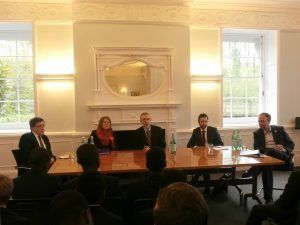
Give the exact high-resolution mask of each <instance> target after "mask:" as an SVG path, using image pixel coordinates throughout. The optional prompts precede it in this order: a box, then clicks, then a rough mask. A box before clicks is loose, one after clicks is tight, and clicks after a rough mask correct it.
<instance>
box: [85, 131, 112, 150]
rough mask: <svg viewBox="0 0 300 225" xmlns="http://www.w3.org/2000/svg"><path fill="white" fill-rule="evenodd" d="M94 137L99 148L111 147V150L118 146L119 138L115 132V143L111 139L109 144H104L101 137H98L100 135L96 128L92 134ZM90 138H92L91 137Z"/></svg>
mask: <svg viewBox="0 0 300 225" xmlns="http://www.w3.org/2000/svg"><path fill="white" fill-rule="evenodd" d="M90 136H92V137H93V140H94V144H95V146H96V147H97V148H98V149H109V150H114V149H116V148H117V138H116V135H115V133H113V136H114V145H113V143H112V142H111V141H110V142H109V144H108V145H104V144H102V142H101V141H100V139H99V138H98V135H97V133H96V130H93V131H92V133H91V135H90ZM89 140H90V138H89Z"/></svg>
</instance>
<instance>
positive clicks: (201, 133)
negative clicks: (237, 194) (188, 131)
mask: <svg viewBox="0 0 300 225" xmlns="http://www.w3.org/2000/svg"><path fill="white" fill-rule="evenodd" d="M198 124H199V127H198V128H195V129H194V130H193V134H192V136H191V138H190V140H189V142H188V144H187V147H188V148H193V147H198V146H199V147H202V146H207V145H208V144H213V145H215V146H218V145H223V141H222V139H221V137H220V134H219V132H218V130H217V128H216V127H211V126H208V115H207V114H206V113H201V114H200V115H199V116H198ZM199 175H200V173H199V172H196V173H195V175H194V178H193V180H192V183H193V184H195V185H197V183H198V179H199ZM224 176H227V175H224ZM224 176H223V177H224ZM203 178H204V180H205V181H207V182H208V181H209V180H210V175H209V173H206V172H203ZM223 189H224V190H226V187H221V186H220V187H218V188H215V189H214V193H218V192H221V191H223ZM209 192H210V188H209V186H206V187H205V189H204V193H205V194H209Z"/></svg>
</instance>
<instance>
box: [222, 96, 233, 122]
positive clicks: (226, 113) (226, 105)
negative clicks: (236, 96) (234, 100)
mask: <svg viewBox="0 0 300 225" xmlns="http://www.w3.org/2000/svg"><path fill="white" fill-rule="evenodd" d="M223 117H225V118H230V117H231V100H230V99H224V101H223Z"/></svg>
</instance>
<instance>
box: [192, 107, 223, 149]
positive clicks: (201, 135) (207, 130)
mask: <svg viewBox="0 0 300 225" xmlns="http://www.w3.org/2000/svg"><path fill="white" fill-rule="evenodd" d="M198 124H199V127H197V128H195V129H194V130H193V134H192V136H191V138H190V140H189V142H188V144H187V147H188V148H193V147H195V146H207V144H213V145H214V146H218V145H223V141H222V139H221V137H220V134H219V132H218V130H217V128H216V127H211V126H207V124H208V116H207V114H206V113H201V114H200V115H199V116H198Z"/></svg>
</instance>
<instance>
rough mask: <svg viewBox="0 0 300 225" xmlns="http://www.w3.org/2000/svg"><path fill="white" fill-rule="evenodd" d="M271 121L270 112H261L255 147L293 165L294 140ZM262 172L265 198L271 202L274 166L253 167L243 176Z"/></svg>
mask: <svg viewBox="0 0 300 225" xmlns="http://www.w3.org/2000/svg"><path fill="white" fill-rule="evenodd" d="M270 122H271V115H270V114H268V113H261V114H259V117H258V123H259V127H260V128H259V129H258V130H256V131H255V132H254V133H253V134H254V149H259V151H260V153H262V154H266V155H268V156H271V157H273V158H276V159H280V160H282V161H284V162H285V166H286V167H287V168H288V167H290V166H292V151H293V150H294V142H293V141H292V140H291V138H290V137H289V135H288V134H287V133H286V132H285V130H284V128H283V127H280V126H273V125H272V126H271V125H270ZM260 172H262V180H263V187H264V198H265V200H266V203H271V202H273V172H272V166H263V167H258V168H257V167H252V168H250V170H248V171H246V173H245V174H243V177H247V176H250V175H252V174H253V173H260Z"/></svg>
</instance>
